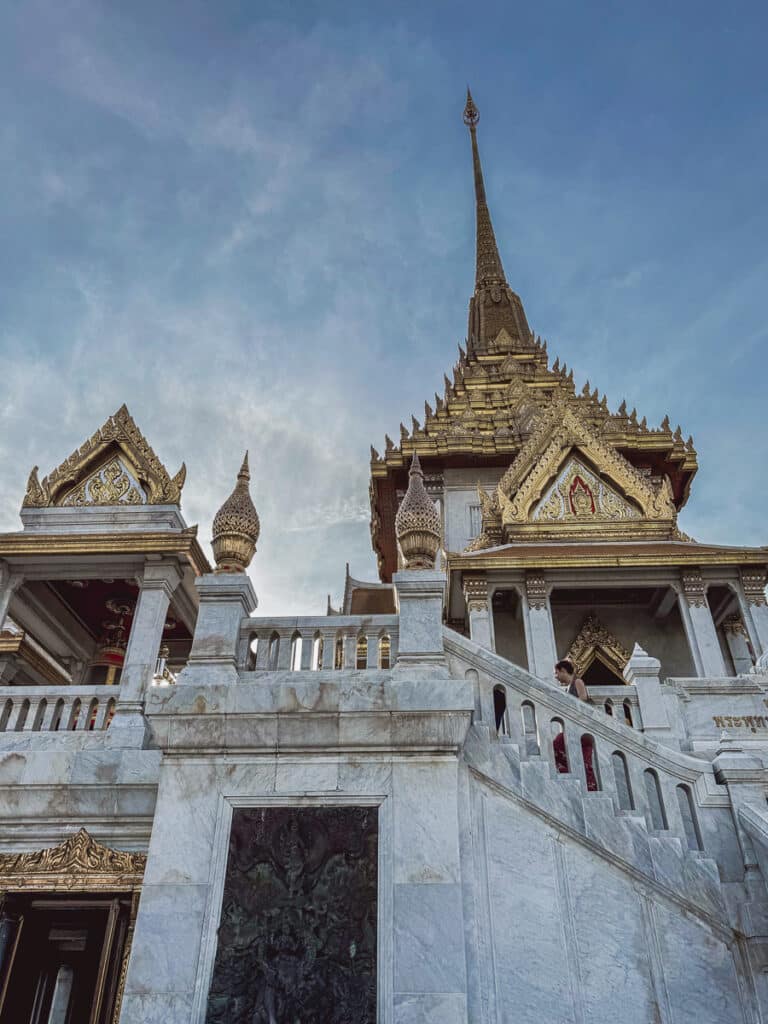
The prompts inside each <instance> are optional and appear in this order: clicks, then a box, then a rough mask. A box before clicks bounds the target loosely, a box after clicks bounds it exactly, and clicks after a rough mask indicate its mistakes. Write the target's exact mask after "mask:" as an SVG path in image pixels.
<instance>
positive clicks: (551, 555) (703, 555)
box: [0, 537, 768, 572]
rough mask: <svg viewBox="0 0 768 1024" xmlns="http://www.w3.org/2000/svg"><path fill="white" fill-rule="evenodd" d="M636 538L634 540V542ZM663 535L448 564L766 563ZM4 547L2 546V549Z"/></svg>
mask: <svg viewBox="0 0 768 1024" xmlns="http://www.w3.org/2000/svg"><path fill="white" fill-rule="evenodd" d="M633 541H634V542H633ZM668 544H669V549H668V550H665V548H666V547H667V544H666V543H665V542H664V541H663V540H661V541H659V543H658V545H657V544H654V543H650V542H648V541H646V542H645V543H643V544H640V543H637V542H636V538H634V539H630V538H627V539H626V540H624V539H623V538H617V539H616V540H615V541H614V542H613V543H611V542H607V543H603V544H600V545H595V544H589V543H586V542H584V543H579V541H578V540H577V539H576V538H574V539H573V543H571V544H564V543H548V542H547V541H545V540H543V539H541V538H539V540H538V543H537V542H536V539H535V538H533V537H531V538H530V539H527V538H526V539H525V540H524V541H521V542H519V543H515V544H509V545H507V546H505V547H503V548H499V549H496V550H493V551H472V552H461V551H451V552H448V556H447V557H448V568H449V570H455V571H458V572H467V571H469V570H472V569H480V570H489V569H526V568H529V567H530V568H532V569H538V568H547V569H572V568H585V569H586V568H612V569H617V568H645V567H648V566H664V567H667V568H669V569H676V568H680V567H683V566H695V567H696V568H697V569H698V568H699V567H700V566H702V565H708V566H710V565H711V566H726V565H729V566H733V565H744V564H745V563H747V562H750V563H752V564H753V565H756V566H761V565H764V564H765V562H766V557H767V554H768V553H767V552H766V551H765V549H762V548H753V549H751V550H750V549H748V548H746V549H745V548H716V547H706V546H704V545H700V544H690V545H685V544H683V543H682V542H674V541H672V542H668ZM1 553H2V551H1V550H0V554H1Z"/></svg>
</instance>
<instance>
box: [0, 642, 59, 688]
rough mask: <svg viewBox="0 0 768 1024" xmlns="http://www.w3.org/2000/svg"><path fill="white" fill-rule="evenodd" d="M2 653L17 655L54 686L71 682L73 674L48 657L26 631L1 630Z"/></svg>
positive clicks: (0, 644)
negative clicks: (33, 642)
mask: <svg viewBox="0 0 768 1024" xmlns="http://www.w3.org/2000/svg"><path fill="white" fill-rule="evenodd" d="M0 654H11V655H15V656H16V658H18V659H19V661H21V662H23V663H24V664H25V665H27V666H29V668H31V669H33V671H35V672H39V673H40V675H41V676H42V677H43V679H44V680H45V681H46V683H50V684H51V685H53V686H60V685H62V684H64V685H66V684H70V683H71V682H72V676H71V675H70V673H69V672H67V671H66V669H65V668H63V667H62V666H61V665H59V664H57V663H56V662H55V661H53V659H49V658H47V657H46V656H45V655H44V654H43V653H42V651H41V650H40V649H39V648H38V647H36V646H35V645H34V644H32V643H31V642H30V640H29V638H28V637H27V634H26V633H9V632H6V631H3V632H0Z"/></svg>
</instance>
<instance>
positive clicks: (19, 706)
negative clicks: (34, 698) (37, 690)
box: [5, 697, 32, 732]
mask: <svg viewBox="0 0 768 1024" xmlns="http://www.w3.org/2000/svg"><path fill="white" fill-rule="evenodd" d="M30 712H31V707H30V702H29V698H27V697H21V698H19V697H16V698H14V701H13V711H11V714H10V717H9V719H8V724H7V725H6V727H5V731H6V732H24V731H25V730H26V729H28V728H29V727H30V726H31V724H32V719H31V718H30Z"/></svg>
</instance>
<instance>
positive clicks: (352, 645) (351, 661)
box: [344, 633, 357, 668]
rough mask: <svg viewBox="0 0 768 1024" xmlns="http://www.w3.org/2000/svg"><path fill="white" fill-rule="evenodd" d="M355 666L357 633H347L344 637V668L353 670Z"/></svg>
mask: <svg viewBox="0 0 768 1024" xmlns="http://www.w3.org/2000/svg"><path fill="white" fill-rule="evenodd" d="M356 666H357V633H347V634H346V635H345V636H344V668H355V667H356Z"/></svg>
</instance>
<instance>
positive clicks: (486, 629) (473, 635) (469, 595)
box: [462, 576, 495, 651]
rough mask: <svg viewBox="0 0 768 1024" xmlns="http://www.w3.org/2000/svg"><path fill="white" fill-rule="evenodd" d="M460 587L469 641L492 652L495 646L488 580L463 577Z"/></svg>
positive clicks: (479, 577)
mask: <svg viewBox="0 0 768 1024" xmlns="http://www.w3.org/2000/svg"><path fill="white" fill-rule="evenodd" d="M462 585H463V589H464V601H465V603H466V605H467V615H468V618H469V636H470V639H472V640H474V641H475V643H476V644H480V646H481V647H487V648H488V650H489V651H493V650H494V649H495V645H494V642H493V623H492V611H491V600H490V597H489V594H488V579H487V578H486V577H485V576H465V577H464V579H463V581H462Z"/></svg>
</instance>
